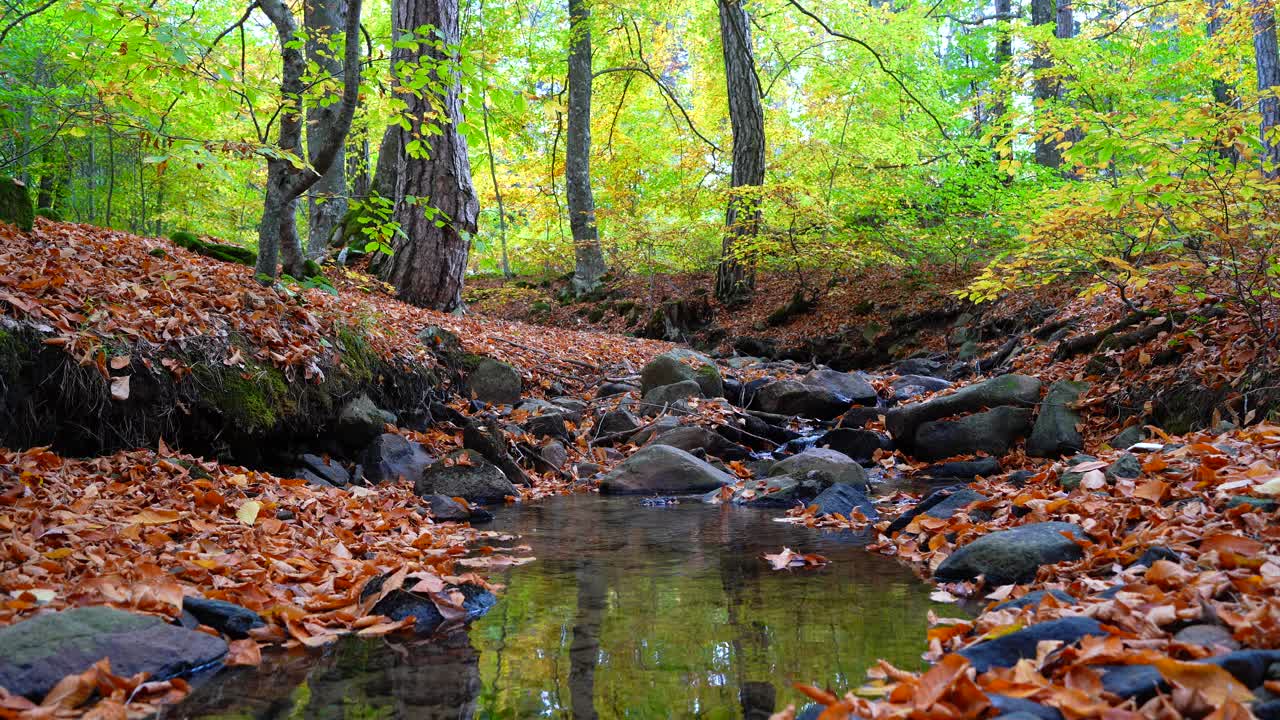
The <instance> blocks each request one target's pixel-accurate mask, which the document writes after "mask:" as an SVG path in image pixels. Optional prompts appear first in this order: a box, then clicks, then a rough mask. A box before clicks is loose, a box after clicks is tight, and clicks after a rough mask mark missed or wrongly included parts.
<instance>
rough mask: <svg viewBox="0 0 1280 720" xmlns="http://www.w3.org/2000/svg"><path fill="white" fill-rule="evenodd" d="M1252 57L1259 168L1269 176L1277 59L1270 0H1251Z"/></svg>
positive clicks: (1278, 169)
mask: <svg viewBox="0 0 1280 720" xmlns="http://www.w3.org/2000/svg"><path fill="white" fill-rule="evenodd" d="M1252 10H1253V57H1254V67H1255V69H1256V70H1257V72H1258V91H1259V92H1260V93H1261V95H1262V97H1261V98H1260V99H1259V101H1258V113H1259V114H1260V115H1261V116H1262V127H1261V128H1260V129H1261V132H1262V147H1263V157H1262V161H1263V165H1264V167H1263V170H1264V172H1266V173H1267V175H1268V176H1270V177H1275V176H1276V175H1277V173H1280V138H1277V137H1275V133H1276V132H1277V131H1278V130H1280V99H1277V98H1276V93H1277V92H1280V59H1277V52H1276V14H1275V10H1273V9H1272V6H1271V3H1268V2H1264V1H1263V0H1252Z"/></svg>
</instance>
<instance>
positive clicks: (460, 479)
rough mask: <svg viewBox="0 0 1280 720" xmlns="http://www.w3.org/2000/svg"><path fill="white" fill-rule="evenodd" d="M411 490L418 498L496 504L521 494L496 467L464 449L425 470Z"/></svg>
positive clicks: (471, 451) (475, 453) (450, 454)
mask: <svg viewBox="0 0 1280 720" xmlns="http://www.w3.org/2000/svg"><path fill="white" fill-rule="evenodd" d="M413 491H414V492H415V493H417V494H418V495H420V496H426V495H447V496H449V497H460V498H464V499H466V500H468V501H469V502H476V503H499V502H502V501H503V500H504V499H506V497H507V496H508V495H511V496H515V497H519V495H520V493H519V492H517V491H516V486H515V485H512V484H511V481H510V480H508V479H507V476H506V475H504V474H503V473H502V471H501V470H499V469H498V467H497V466H496V465H494V464H493V463H491V462H489V461H488V460H485V459H484V457H482V456H481V455H480V453H478V452H476V451H474V450H466V449H463V450H455V451H453V452H451V453H449V455H447V456H446V457H445V458H444V459H442V460H441V461H440V462H437V463H434V464H433V465H431V466H430V467H428V468H427V469H426V470H424V471H423V472H422V475H421V476H419V477H418V481H417V482H416V483H414V486H413Z"/></svg>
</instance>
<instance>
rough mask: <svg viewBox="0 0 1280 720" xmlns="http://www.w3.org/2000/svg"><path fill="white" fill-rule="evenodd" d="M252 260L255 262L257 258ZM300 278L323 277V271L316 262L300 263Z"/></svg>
mask: <svg viewBox="0 0 1280 720" xmlns="http://www.w3.org/2000/svg"><path fill="white" fill-rule="evenodd" d="M254 260H255V262H256V261H257V258H254ZM302 277H304V278H315V277H324V270H322V269H321V268H320V263H318V262H316V261H315V260H307V261H306V262H304V263H302Z"/></svg>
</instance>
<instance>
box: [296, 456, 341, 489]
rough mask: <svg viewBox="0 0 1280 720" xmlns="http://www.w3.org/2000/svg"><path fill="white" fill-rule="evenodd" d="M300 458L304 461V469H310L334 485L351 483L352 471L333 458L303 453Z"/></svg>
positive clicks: (339, 485) (312, 472)
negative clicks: (348, 470)
mask: <svg viewBox="0 0 1280 720" xmlns="http://www.w3.org/2000/svg"><path fill="white" fill-rule="evenodd" d="M299 459H300V460H301V461H302V469H304V470H308V471H310V472H311V474H313V475H315V476H316V477H318V478H319V479H321V480H323V481H325V482H326V483H328V484H330V485H333V486H334V487H343V486H345V485H349V484H350V483H351V473H349V472H347V469H346V468H344V467H342V466H341V465H339V464H338V463H337V462H336V461H334V460H333V459H332V458H322V457H320V456H319V455H312V454H310V453H303V455H302V457H301V458H299Z"/></svg>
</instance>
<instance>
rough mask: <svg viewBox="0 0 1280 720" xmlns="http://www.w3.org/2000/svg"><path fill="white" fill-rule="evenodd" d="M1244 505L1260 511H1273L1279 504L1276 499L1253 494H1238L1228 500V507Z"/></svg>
mask: <svg viewBox="0 0 1280 720" xmlns="http://www.w3.org/2000/svg"><path fill="white" fill-rule="evenodd" d="M1242 505H1243V506H1247V507H1249V508H1250V509H1251V510H1256V511H1258V512H1272V511H1274V510H1275V509H1276V507H1277V506H1278V504H1277V503H1276V501H1275V500H1272V499H1270V498H1260V497H1253V496H1251V495H1236V496H1235V497H1233V498H1231V499H1230V500H1228V501H1227V508H1236V507H1240V506H1242Z"/></svg>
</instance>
